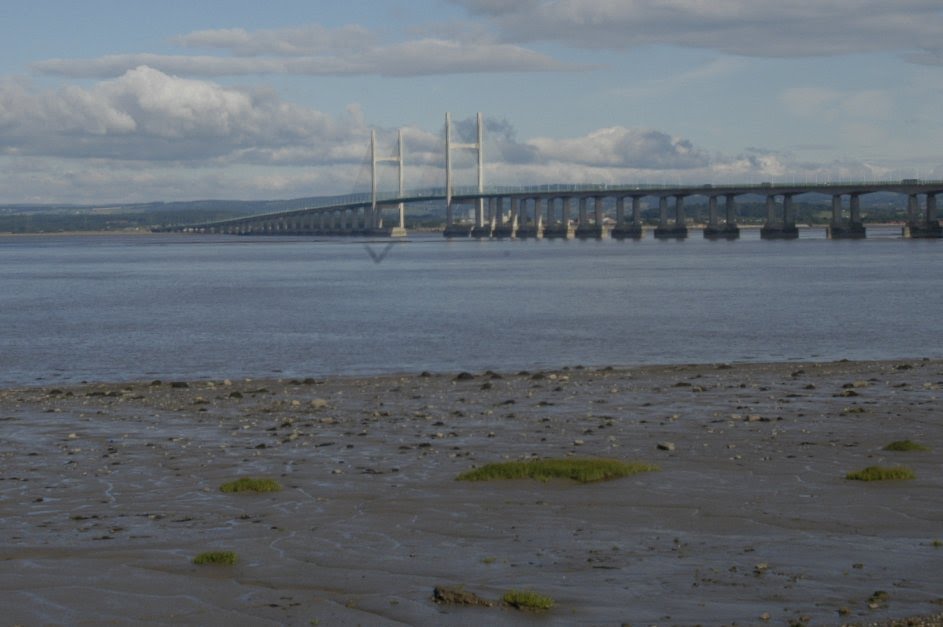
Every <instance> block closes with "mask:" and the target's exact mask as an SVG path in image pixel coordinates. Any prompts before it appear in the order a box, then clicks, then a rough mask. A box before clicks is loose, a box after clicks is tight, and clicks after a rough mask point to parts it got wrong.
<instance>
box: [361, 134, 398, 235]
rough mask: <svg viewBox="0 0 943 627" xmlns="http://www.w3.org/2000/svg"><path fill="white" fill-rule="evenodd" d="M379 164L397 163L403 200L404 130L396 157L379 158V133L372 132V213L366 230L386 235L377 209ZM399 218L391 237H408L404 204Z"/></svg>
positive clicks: (366, 222) (365, 226)
mask: <svg viewBox="0 0 943 627" xmlns="http://www.w3.org/2000/svg"><path fill="white" fill-rule="evenodd" d="M377 163H396V164H397V166H398V168H397V169H398V170H399V197H400V198H403V196H404V195H405V194H406V189H405V185H404V183H405V181H406V179H405V171H404V170H405V166H404V164H405V161H404V160H403V129H399V133H397V142H396V156H395V157H377V132H376V131H375V130H373V129H371V130H370V211H369V212H368V215H367V217H366V218H365V219H364V230H365V231H367V232H368V233H376V234H378V235H386V234H387V229H384V228H383V213H382V211H383V210H382V209H379V208H378V207H377ZM398 210H399V216H398V220H397V225H396V226H394V227H393V228H392V229H390V230H389V235H391V236H394V237H402V236H405V235H406V208H405V206H404V205H403V203H399V205H398Z"/></svg>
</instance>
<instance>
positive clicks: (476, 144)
mask: <svg viewBox="0 0 943 627" xmlns="http://www.w3.org/2000/svg"><path fill="white" fill-rule="evenodd" d="M452 126H453V125H452V120H451V116H450V115H449V114H448V113H446V115H445V145H444V147H443V148H444V153H445V177H444V179H445V180H444V186H442V187H436V188H427V189H419V190H408V189H407V188H406V186H405V183H406V179H405V172H406V159H405V151H404V144H403V133H402V131H400V132H399V134H398V138H397V148H396V154H395V155H393V156H388V157H380V156H378V155H377V141H376V132H375V131H372V132H371V137H370V192H369V193H364V194H354V195H350V196H345V197H340V198H332V199H330V200H326V201H324V202H322V203H318V204H313V205H311V206H307V207H304V208H300V209H293V210H289V211H278V212H271V213H264V214H258V215H252V216H244V217H239V218H232V219H228V220H219V221H214V222H203V223H196V224H177V225H170V226H163V227H159V228H155V229H154V230H155V231H158V232H183V233H218V234H230V235H317V236H370V237H402V236H405V235H406V221H405V212H406V208H407V206H409V205H415V204H419V203H430V202H438V203H444V204H445V210H446V224H445V229H444V231H443V232H444V235H445V236H446V237H449V238H469V237H473V238H521V239H525V238H573V237H575V238H604V237H612V238H616V239H639V238H642V237H644V234H645V230H646V228H645V226H644V225H643V221H642V205H643V202H645V201H647V202H652V203H657V206H658V222H657V225H656V226H655V227H654V232H653V235H654V237H655V238H660V239H683V238H686V237H687V236H688V227H687V223H688V221H687V216H686V214H685V201H686V199H688V198H691V197H702V198H706V200H707V214H708V221H707V224H706V225H705V226H704V228H703V235H704V237H705V238H709V239H736V238H737V237H739V235H740V228H739V226H738V224H737V198H738V197H740V196H747V195H754V196H757V195H758V196H760V197H761V198H765V206H766V221H765V223H764V225H763V227H762V229H761V231H760V236H761V238H763V239H795V238H797V237H798V236H799V230H798V227H797V225H796V211H795V198H796V197H797V196H800V195H803V194H819V195H825V196H828V197H830V198H831V208H832V214H831V219H830V222H829V225H828V227H827V233H828V237H830V238H832V239H861V238H864V237H866V228H865V226H864V224H863V222H862V220H861V197H862V196H864V195H866V194H874V193H878V192H891V193H895V194H900V195H903V196H905V197H906V199H907V220H906V223H905V224H904V226H903V227H902V234H903V236H904V237H910V238H940V237H943V229H941V226H940V222H939V220H938V217H937V195H939V194H941V193H943V181H927V180H920V179H902V180H897V181H859V182H844V181H842V182H836V183H832V182H827V183H772V182H767V183H759V184H755V183H751V184H744V185H729V184H724V185H712V184H704V185H681V184H679V185H608V184H607V185H538V186H524V187H514V186H490V187H489V186H486V185H485V176H484V172H485V158H484V121H483V118H482V115H481V114H480V113H479V114H478V115H477V118H476V137H475V141H473V142H467V143H457V142H454V141H453V139H452ZM455 151H472V152H474V153H475V156H476V171H477V185H474V186H463V187H454V186H453V169H454V168H453V160H454V157H453V154H454V153H455ZM382 163H393V164H395V165H396V167H397V171H398V183H399V184H398V188H397V189H396V190H395V191H384V192H381V191H379V190H378V176H377V173H378V166H379V164H382ZM846 198H847V203H846V201H845V199H846ZM846 204H847V208H846ZM459 208H463V209H465V211H457V210H458V209H459ZM457 213H463V214H468V215H470V216H471V219H459V218H458V216H457ZM613 213H614V215H611V214H613Z"/></svg>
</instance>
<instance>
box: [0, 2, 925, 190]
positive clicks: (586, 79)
mask: <svg viewBox="0 0 943 627" xmlns="http://www.w3.org/2000/svg"><path fill="white" fill-rule="evenodd" d="M941 103H943V3H941V2H940V0H344V1H343V2H340V1H332V2H328V1H324V0H266V2H258V1H256V0H232V1H223V0H186V1H183V0H161V2H154V1H153V0H147V1H142V0H82V2H76V1H74V0H5V1H4V2H3V3H2V5H0V204H10V203H78V204H94V203H103V204H104V203H133V202H149V201H160V200H163V201H172V200H197V199H237V200H254V199H280V198H299V197H307V196H322V195H335V194H350V193H358V192H365V191H368V190H369V187H370V170H369V157H370V154H369V146H370V135H371V131H375V132H376V136H377V152H378V154H379V156H380V157H386V156H391V155H393V154H394V153H395V150H396V137H397V131H398V130H399V129H403V137H404V152H405V159H404V166H405V172H406V180H407V182H406V184H407V187H409V188H410V189H419V188H428V187H433V186H442V185H444V179H445V174H444V169H443V165H444V139H443V138H444V117H445V113H446V112H451V115H452V118H453V135H454V137H455V141H456V142H457V143H463V142H464V143H468V142H473V140H474V119H475V114H476V113H477V112H482V113H483V115H484V118H485V142H484V155H485V161H486V164H487V165H486V170H485V180H486V183H487V184H492V185H540V184H547V183H609V184H632V183H684V184H698V183H704V184H706V183H721V182H731V183H750V182H762V181H779V182H791V181H799V182H805V181H809V182H813V181H818V182H824V181H831V180H891V179H899V178H925V179H930V178H933V179H943V124H941V115H940V111H941ZM454 158H455V160H456V164H457V166H456V167H457V170H456V173H455V183H456V185H472V184H474V183H475V182H476V174H475V171H474V169H473V161H474V153H473V152H472V151H470V150H467V149H466V150H458V151H457V152H456V155H455V156H454ZM378 176H379V181H378V187H379V188H380V189H381V190H393V189H394V188H395V186H396V183H397V174H396V171H395V165H391V164H385V165H381V166H380V167H379V175H378Z"/></svg>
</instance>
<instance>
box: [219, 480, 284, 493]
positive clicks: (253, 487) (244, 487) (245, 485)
mask: <svg viewBox="0 0 943 627" xmlns="http://www.w3.org/2000/svg"><path fill="white" fill-rule="evenodd" d="M281 489H282V486H281V484H280V483H278V482H277V481H275V480H274V479H253V478H252V477H243V478H241V479H236V480H235V481H229V482H227V483H224V484H223V485H221V486H219V491H220V492H227V493H234V492H278V491H279V490H281Z"/></svg>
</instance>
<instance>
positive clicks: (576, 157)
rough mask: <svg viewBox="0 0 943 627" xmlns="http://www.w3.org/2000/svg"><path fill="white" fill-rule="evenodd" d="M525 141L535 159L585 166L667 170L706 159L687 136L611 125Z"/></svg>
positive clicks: (692, 164)
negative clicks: (575, 134)
mask: <svg viewBox="0 0 943 627" xmlns="http://www.w3.org/2000/svg"><path fill="white" fill-rule="evenodd" d="M529 143H530V144H531V145H533V146H535V147H536V149H537V156H538V158H539V159H542V160H547V161H558V162H564V163H576V164H581V165H588V166H606V167H622V168H633V169H646V170H649V169H650V170H659V169H665V170H671V169H690V168H694V167H698V166H703V165H706V164H707V162H708V160H709V159H708V157H707V155H706V154H704V153H703V152H702V151H700V150H698V149H696V148H695V147H694V146H693V145H692V143H691V142H690V141H689V140H686V139H682V138H678V137H671V136H670V135H668V134H666V133H662V132H660V131H653V130H647V129H628V128H624V127H611V128H603V129H599V130H596V131H593V132H591V133H589V134H588V135H585V136H583V137H578V138H574V139H549V138H538V139H533V140H531V141H530V142H529Z"/></svg>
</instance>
